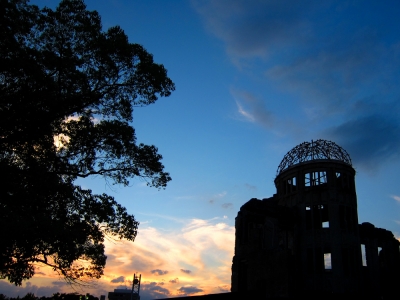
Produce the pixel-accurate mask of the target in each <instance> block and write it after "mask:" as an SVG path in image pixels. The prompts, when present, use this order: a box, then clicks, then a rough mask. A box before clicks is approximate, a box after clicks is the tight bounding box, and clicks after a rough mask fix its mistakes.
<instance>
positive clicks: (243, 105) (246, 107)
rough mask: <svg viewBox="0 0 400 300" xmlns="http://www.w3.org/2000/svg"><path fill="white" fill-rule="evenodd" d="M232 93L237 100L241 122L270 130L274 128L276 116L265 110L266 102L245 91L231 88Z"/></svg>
mask: <svg viewBox="0 0 400 300" xmlns="http://www.w3.org/2000/svg"><path fill="white" fill-rule="evenodd" d="M230 93H231V95H232V96H233V98H234V100H235V103H236V106H237V110H238V113H239V116H240V117H241V120H243V121H247V122H251V123H257V124H260V125H261V126H264V127H265V128H268V129H270V128H272V126H273V124H274V116H273V114H272V113H271V112H270V111H268V110H267V109H266V108H265V104H264V101H262V100H261V99H258V98H257V97H255V96H254V95H252V94H251V93H249V92H247V91H243V90H238V89H234V88H231V89H230Z"/></svg>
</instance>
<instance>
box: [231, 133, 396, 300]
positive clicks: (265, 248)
mask: <svg viewBox="0 0 400 300" xmlns="http://www.w3.org/2000/svg"><path fill="white" fill-rule="evenodd" d="M274 182H275V186H276V194H274V195H273V196H272V197H270V198H266V199H262V200H259V199H251V200H250V201H248V202H247V203H245V204H244V205H243V206H242V207H241V208H240V211H239V212H238V215H237V217H236V222H235V227H236V240H235V255H234V257H233V264H232V286H231V290H232V292H235V293H239V294H247V293H250V294H257V295H259V296H260V297H261V298H275V297H298V296H301V295H304V296H312V295H316V296H320V295H340V296H345V295H348V296H354V295H364V296H366V297H369V298H382V297H385V296H386V295H387V294H388V293H389V294H390V289H391V288H392V287H393V283H394V282H396V280H398V279H399V275H397V273H398V271H400V270H399V267H400V252H399V245H400V243H399V241H398V240H397V239H395V238H394V236H393V234H392V233H391V232H390V231H387V230H385V229H380V228H375V226H374V225H372V224H369V223H363V224H361V225H359V224H358V214H357V194H356V187H355V170H354V168H353V167H352V163H351V159H350V156H349V155H348V153H347V152H346V151H345V150H344V149H343V148H341V147H339V146H338V145H337V144H335V143H333V142H330V141H326V140H317V141H312V142H305V143H302V144H300V145H298V146H296V147H295V148H293V149H292V150H291V151H289V152H288V153H287V154H286V155H285V157H284V158H283V160H282V162H281V163H280V165H279V167H278V170H277V176H276V178H275V181H274Z"/></svg>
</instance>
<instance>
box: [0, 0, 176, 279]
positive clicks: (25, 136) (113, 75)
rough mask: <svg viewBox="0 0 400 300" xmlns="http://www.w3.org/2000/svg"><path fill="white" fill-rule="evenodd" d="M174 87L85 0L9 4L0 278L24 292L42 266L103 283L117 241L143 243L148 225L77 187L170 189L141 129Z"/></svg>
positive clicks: (1, 89) (0, 82) (2, 70)
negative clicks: (96, 181)
mask: <svg viewBox="0 0 400 300" xmlns="http://www.w3.org/2000/svg"><path fill="white" fill-rule="evenodd" d="M174 89H175V86H174V83H173V82H172V81H171V79H170V78H169V77H168V76H167V71H166V69H165V68H164V66H163V65H161V64H157V63H154V62H153V57H152V55H151V54H149V53H148V52H147V51H146V50H145V49H144V48H143V47H142V46H140V45H138V44H133V43H130V42H129V41H128V37H127V36H126V34H125V33H124V31H123V30H122V29H121V28H120V27H118V26H115V27H111V28H109V29H108V30H107V31H103V30H102V27H101V18H100V16H99V14H98V13H97V12H96V11H88V10H86V6H85V4H84V2H83V1H82V0H63V1H61V2H60V4H59V6H58V7H57V8H56V9H55V10H52V9H49V8H43V9H39V8H38V7H37V6H35V5H30V4H29V3H28V2H27V1H26V0H8V1H1V2H0V132H1V134H0V170H1V173H0V174H1V178H0V179H1V180H0V227H1V228H2V230H1V233H0V240H1V243H0V253H1V256H0V278H2V279H7V280H8V281H9V282H11V283H14V284H15V285H21V283H22V281H23V280H25V279H29V278H31V277H32V276H34V274H35V266H36V265H37V264H44V265H47V266H50V267H51V268H53V270H54V271H56V272H58V273H59V274H60V275H61V276H63V277H64V278H65V279H66V280H67V281H69V282H78V281H81V280H84V279H85V278H86V279H87V278H89V279H90V278H100V277H101V275H102V274H103V269H104V266H105V263H106V256H105V254H104V238H105V236H112V237H113V238H114V237H115V238H121V239H122V238H123V239H127V240H131V241H133V240H134V239H135V237H136V235H137V228H138V224H139V223H138V222H137V221H136V220H135V218H134V216H133V215H130V214H128V213H127V211H126V209H125V208H124V207H122V206H121V205H120V204H118V203H117V202H116V201H115V199H114V198H113V197H111V196H109V195H107V194H101V195H97V194H94V193H92V191H91V190H88V189H84V188H82V187H80V186H79V185H77V184H76V183H75V182H76V180H77V179H78V178H87V177H91V176H102V177H104V179H105V180H108V181H109V182H112V183H113V184H122V185H128V184H129V179H131V178H133V177H139V178H142V179H144V180H146V182H147V184H148V185H149V186H152V187H155V188H158V189H160V188H165V187H166V185H167V183H168V181H170V180H171V177H170V175H169V173H167V172H165V171H164V166H163V164H162V163H161V160H162V156H161V155H160V154H159V153H158V149H157V148H156V147H155V146H153V145H144V144H138V143H137V142H136V136H135V130H134V128H133V127H132V126H131V124H130V122H131V121H132V113H133V109H134V108H135V107H143V106H146V105H149V104H152V103H154V102H156V100H157V99H158V98H159V97H160V96H169V95H170V94H171V92H172V91H173V90H174ZM5 228H7V229H6V230H5Z"/></svg>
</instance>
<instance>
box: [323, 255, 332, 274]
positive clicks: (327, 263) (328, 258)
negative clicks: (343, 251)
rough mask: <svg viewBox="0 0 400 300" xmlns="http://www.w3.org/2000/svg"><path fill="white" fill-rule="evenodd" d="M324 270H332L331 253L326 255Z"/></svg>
mask: <svg viewBox="0 0 400 300" xmlns="http://www.w3.org/2000/svg"><path fill="white" fill-rule="evenodd" d="M324 268H325V270H332V255H331V253H330V252H327V253H324Z"/></svg>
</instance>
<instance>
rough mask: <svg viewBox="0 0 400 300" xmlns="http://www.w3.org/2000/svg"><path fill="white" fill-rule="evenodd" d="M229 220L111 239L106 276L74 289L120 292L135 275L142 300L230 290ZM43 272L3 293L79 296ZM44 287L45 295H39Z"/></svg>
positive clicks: (231, 247)
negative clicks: (140, 282) (132, 238)
mask: <svg viewBox="0 0 400 300" xmlns="http://www.w3.org/2000/svg"><path fill="white" fill-rule="evenodd" d="M225 220H226V219H218V218H216V219H212V220H200V219H192V220H188V221H186V222H184V223H183V224H184V225H183V226H182V227H181V228H178V229H176V230H171V231H167V232H165V231H161V230H158V229H156V228H153V227H146V228H140V227H139V234H138V236H137V238H136V240H135V242H128V241H113V240H111V239H109V240H107V241H106V242H105V244H106V255H107V264H106V268H105V272H104V276H103V277H102V278H101V279H100V280H97V281H95V282H91V283H89V284H90V286H86V287H83V289H82V290H81V291H80V290H79V289H80V288H79V287H78V289H77V287H75V290H76V292H78V293H87V292H89V293H91V294H93V295H95V296H100V294H105V295H107V292H109V291H113V290H114V289H115V288H123V287H126V288H128V289H130V288H131V284H132V276H133V274H134V273H136V274H141V275H142V284H141V292H140V294H141V299H142V300H146V299H156V298H166V297H172V296H178V295H189V294H190V295H200V294H208V293H220V292H221V291H228V290H229V289H230V276H231V263H232V256H233V251H234V238H235V229H234V227H233V226H229V225H227V224H226V223H224V221H225ZM181 270H184V271H185V272H182V271H181ZM38 271H40V273H41V274H38V275H37V276H35V277H34V278H33V279H32V280H30V281H29V284H28V285H24V286H23V287H21V288H18V287H17V288H10V286H11V285H9V284H8V283H7V282H5V281H3V280H2V281H0V283H1V284H3V286H2V287H3V288H2V290H3V291H4V292H3V293H4V294H6V295H8V296H14V295H15V296H16V295H17V294H16V291H17V290H18V289H19V290H20V291H21V293H19V296H20V297H21V296H24V295H25V294H26V292H29V289H31V290H34V293H35V294H36V295H37V296H42V295H47V294H45V292H46V291H49V292H50V291H58V292H74V290H73V289H72V288H71V287H70V286H68V285H66V284H60V283H64V282H63V281H59V280H57V278H58V277H57V275H56V274H54V273H52V271H51V270H49V269H48V268H47V269H46V268H40V270H38ZM189 271H190V272H189ZM57 282H59V284H58V285H57ZM4 284H8V286H5V285H4ZM34 286H36V288H33V287H34ZM40 288H41V289H42V290H41V291H42V292H41V293H40V294H37V293H38V292H40V290H39V289H40ZM7 290H9V291H10V293H7ZM49 295H51V293H50V294H49Z"/></svg>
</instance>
